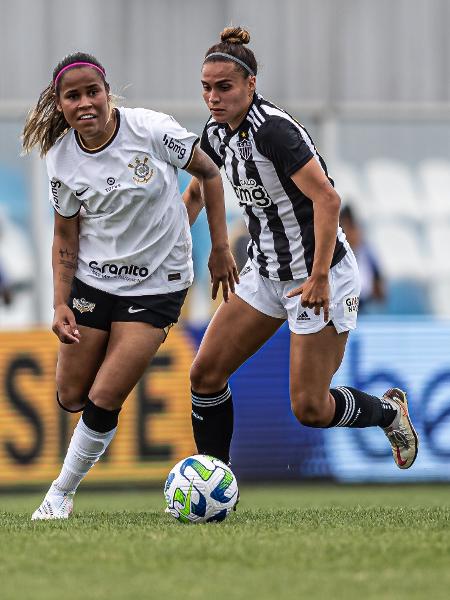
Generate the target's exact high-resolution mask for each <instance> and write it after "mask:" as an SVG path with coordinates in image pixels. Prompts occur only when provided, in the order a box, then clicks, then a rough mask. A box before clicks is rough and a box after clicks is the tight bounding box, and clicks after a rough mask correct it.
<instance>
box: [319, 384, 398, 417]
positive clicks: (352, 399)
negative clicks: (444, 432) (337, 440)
mask: <svg viewBox="0 0 450 600" xmlns="http://www.w3.org/2000/svg"><path fill="white" fill-rule="evenodd" d="M330 394H331V395H332V396H333V398H334V400H335V403H336V410H335V413H334V417H333V420H332V421H331V423H330V424H329V425H328V427H373V426H374V425H379V426H380V427H388V426H389V425H390V424H391V423H392V421H393V420H394V418H395V416H396V415H397V410H396V409H394V408H392V406H391V405H390V404H389V403H388V402H384V401H383V400H380V398H377V397H376V396H371V395H370V394H366V393H365V392H362V391H361V390H357V389H355V388H352V387H338V388H334V389H331V390H330Z"/></svg>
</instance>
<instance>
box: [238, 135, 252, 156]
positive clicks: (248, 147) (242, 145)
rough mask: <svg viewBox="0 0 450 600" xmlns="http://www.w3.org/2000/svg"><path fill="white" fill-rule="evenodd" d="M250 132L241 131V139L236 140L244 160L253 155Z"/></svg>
mask: <svg viewBox="0 0 450 600" xmlns="http://www.w3.org/2000/svg"><path fill="white" fill-rule="evenodd" d="M247 136H248V133H246V132H245V131H241V133H240V138H241V139H240V140H239V141H238V142H236V145H237V147H238V150H239V154H240V155H241V158H242V160H250V158H251V156H252V143H251V141H250V140H249V139H248V138H247Z"/></svg>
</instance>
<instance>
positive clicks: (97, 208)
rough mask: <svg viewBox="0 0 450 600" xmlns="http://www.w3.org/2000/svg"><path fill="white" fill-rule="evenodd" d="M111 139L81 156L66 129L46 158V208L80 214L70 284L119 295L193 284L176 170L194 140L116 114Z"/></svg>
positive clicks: (146, 113) (174, 129) (138, 116)
mask: <svg viewBox="0 0 450 600" xmlns="http://www.w3.org/2000/svg"><path fill="white" fill-rule="evenodd" d="M115 111H116V130H115V132H114V135H113V137H112V138H111V139H110V140H109V141H108V142H107V144H105V145H104V146H102V147H101V148H99V149H97V150H86V149H85V148H84V146H83V145H82V144H81V142H80V138H79V135H78V133H77V132H76V131H74V130H72V129H71V130H70V131H69V132H68V133H67V134H66V135H65V136H64V137H63V138H62V139H61V140H59V141H58V142H57V143H56V144H55V145H54V146H53V147H52V148H51V149H50V151H49V152H48V154H47V171H48V176H49V180H50V201H51V203H52V204H53V207H54V208H55V210H56V211H57V212H58V213H59V214H60V215H62V216H63V217H66V218H70V217H74V216H76V215H77V214H78V213H79V214H80V240H79V253H78V269H77V272H76V277H77V278H79V279H80V280H81V281H83V282H84V283H87V284H88V285H91V286H93V287H95V288H98V289H101V290H104V291H106V292H110V293H112V294H118V295H123V296H138V295H147V294H161V293H167V292H172V291H178V290H181V289H184V288H186V287H188V286H189V285H190V284H191V283H192V279H193V268H192V256H191V251H192V243H191V233H190V229H189V222H188V217H187V212H186V208H185V206H184V203H183V200H182V198H181V194H180V191H179V188H178V179H177V168H178V167H180V168H185V167H186V166H187V165H188V164H189V161H190V159H191V157H192V154H193V152H194V147H195V144H196V143H197V141H198V137H197V136H196V135H195V134H193V133H190V132H188V131H187V130H186V129H184V128H183V127H181V126H180V125H179V124H178V123H177V122H176V121H175V120H174V119H173V118H172V117H170V116H168V115H165V114H162V113H158V112H154V111H151V110H145V109H142V108H118V109H115Z"/></svg>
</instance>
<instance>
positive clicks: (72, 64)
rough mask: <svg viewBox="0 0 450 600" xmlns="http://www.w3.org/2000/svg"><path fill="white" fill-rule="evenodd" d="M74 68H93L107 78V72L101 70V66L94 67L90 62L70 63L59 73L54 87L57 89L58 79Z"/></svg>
mask: <svg viewBox="0 0 450 600" xmlns="http://www.w3.org/2000/svg"><path fill="white" fill-rule="evenodd" d="M73 67H93V68H94V69H97V71H99V72H100V73H101V74H102V75H103V77H105V71H104V70H103V69H101V68H100V67H99V66H97V65H94V63H90V62H74V63H70V65H66V66H65V67H63V68H62V69H61V70H60V72H59V73H58V75H57V76H56V77H55V80H54V82H53V85H54V86H55V88H56V85H57V83H58V79H59V78H60V77H61V75H62V74H63V73H64V72H65V71H67V69H72V68H73Z"/></svg>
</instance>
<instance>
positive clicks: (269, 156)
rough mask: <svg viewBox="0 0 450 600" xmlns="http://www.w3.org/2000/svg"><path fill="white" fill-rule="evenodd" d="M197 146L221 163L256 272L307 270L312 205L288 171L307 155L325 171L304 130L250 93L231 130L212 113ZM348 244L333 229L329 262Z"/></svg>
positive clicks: (281, 275)
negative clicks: (240, 214)
mask: <svg viewBox="0 0 450 600" xmlns="http://www.w3.org/2000/svg"><path fill="white" fill-rule="evenodd" d="M201 148H202V149H203V150H204V151H205V152H206V153H207V154H208V155H209V156H210V157H211V158H212V159H213V160H214V162H215V163H216V164H217V166H218V167H219V168H220V167H224V169H225V172H226V175H227V177H228V179H229V181H230V183H231V185H232V186H233V188H234V190H235V192H236V196H237V199H238V201H239V205H240V206H242V207H243V210H244V218H245V220H246V223H247V227H248V230H249V233H250V237H251V240H250V242H249V245H248V255H249V257H250V258H251V259H252V260H253V262H254V263H255V264H256V265H257V267H258V269H259V273H260V274H261V275H263V276H265V277H268V278H269V279H275V280H280V281H289V280H292V279H301V278H303V277H306V276H307V275H310V274H311V270H312V265H313V260H314V246H315V245H314V211H313V204H312V202H311V200H310V199H309V198H308V197H307V196H305V195H304V194H303V193H302V192H301V191H300V190H299V189H298V187H297V186H296V185H295V184H294V182H293V181H292V179H291V175H293V174H294V173H295V172H296V171H298V170H299V169H300V168H301V167H303V166H304V165H305V164H306V163H307V162H308V161H309V160H311V159H315V160H317V161H318V162H319V164H320V165H321V167H322V168H323V170H324V171H325V173H326V174H327V176H328V173H327V167H326V165H325V163H324V161H323V159H322V157H321V156H320V155H319V154H318V152H317V150H316V148H315V146H314V143H313V141H312V140H311V138H310V136H309V135H308V132H307V131H306V129H305V128H304V127H303V126H302V125H300V123H298V122H297V121H296V120H295V119H294V118H293V117H291V116H290V115H289V114H288V113H287V112H285V111H284V110H282V109H280V108H278V107H277V106H275V105H274V104H272V103H271V102H268V101H267V100H265V99H264V98H263V97H262V96H260V95H259V94H255V95H254V99H253V102H252V104H251V105H250V108H249V110H248V113H247V116H246V118H245V119H244V121H243V122H242V123H241V125H240V126H239V127H238V128H237V129H236V130H234V131H232V130H231V129H230V128H229V126H228V125H227V124H226V123H223V124H222V123H217V122H216V121H215V120H214V118H211V119H210V120H209V121H208V123H207V124H206V126H205V128H204V130H203V135H202V140H201ZM330 181H331V182H332V180H331V179H330ZM332 183H333V182H332ZM347 248H348V243H347V241H346V239H345V235H344V233H343V231H342V230H341V228H338V231H337V236H336V245H335V249H334V255H333V260H332V263H331V266H334V265H335V264H337V263H338V262H339V261H340V260H341V259H342V258H343V257H344V256H345V253H346V251H347Z"/></svg>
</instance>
